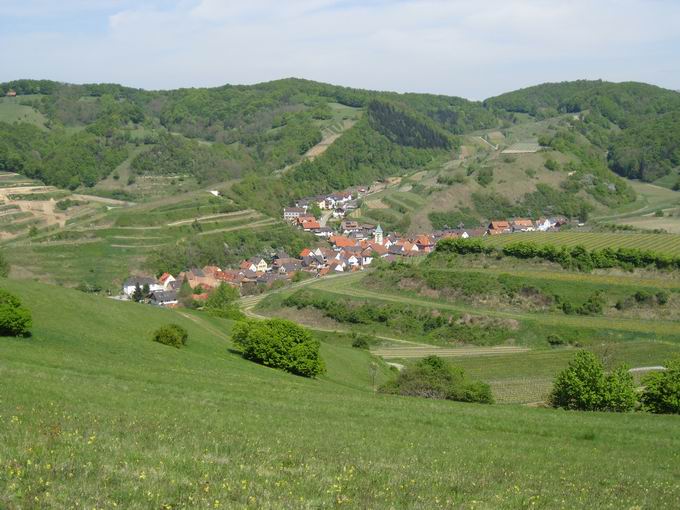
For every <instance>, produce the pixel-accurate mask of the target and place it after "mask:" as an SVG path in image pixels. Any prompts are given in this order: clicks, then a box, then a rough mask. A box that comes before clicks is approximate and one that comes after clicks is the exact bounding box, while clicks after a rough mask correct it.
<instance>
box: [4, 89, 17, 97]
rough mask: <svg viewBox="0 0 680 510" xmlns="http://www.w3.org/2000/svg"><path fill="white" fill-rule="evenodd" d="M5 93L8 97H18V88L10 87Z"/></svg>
mask: <svg viewBox="0 0 680 510" xmlns="http://www.w3.org/2000/svg"><path fill="white" fill-rule="evenodd" d="M5 95H6V96H7V97H17V92H16V90H12V89H9V90H8V91H7V93H6V94H5Z"/></svg>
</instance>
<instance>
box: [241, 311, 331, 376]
mask: <svg viewBox="0 0 680 510" xmlns="http://www.w3.org/2000/svg"><path fill="white" fill-rule="evenodd" d="M232 340H233V341H234V343H235V344H236V345H237V346H238V347H239V348H240V349H241V350H242V351H243V357H244V358H246V359H249V360H251V361H255V362H256V363H260V364H262V365H266V366H269V367H273V368H280V369H282V370H285V371H287V372H291V373H293V374H297V375H302V376H304V377H315V376H317V375H321V374H323V373H324V372H325V371H326V365H325V364H324V362H323V360H322V359H321V355H320V353H319V347H320V344H319V341H318V340H317V339H316V338H314V337H313V336H312V334H311V333H310V332H309V330H308V329H307V328H305V327H303V326H300V325H298V324H295V323H294V322H291V321H288V320H284V319H269V320H264V321H252V320H251V321H243V322H239V323H238V324H236V326H234V331H233V334H232Z"/></svg>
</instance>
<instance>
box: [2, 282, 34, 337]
mask: <svg viewBox="0 0 680 510" xmlns="http://www.w3.org/2000/svg"><path fill="white" fill-rule="evenodd" d="M32 325H33V321H32V319H31V312H30V311H29V310H28V309H27V308H25V307H24V306H23V305H22V304H21V300H20V299H19V298H18V297H16V296H15V295H14V294H10V293H9V292H7V291H6V290H3V289H0V336H30V334H31V326H32Z"/></svg>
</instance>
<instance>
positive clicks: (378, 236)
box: [373, 225, 383, 244]
mask: <svg viewBox="0 0 680 510" xmlns="http://www.w3.org/2000/svg"><path fill="white" fill-rule="evenodd" d="M373 240H374V241H375V242H376V243H377V244H383V229H382V228H381V227H380V225H378V226H377V227H376V228H375V231H374V232H373Z"/></svg>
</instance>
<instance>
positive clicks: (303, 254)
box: [300, 248, 312, 258]
mask: <svg viewBox="0 0 680 510" xmlns="http://www.w3.org/2000/svg"><path fill="white" fill-rule="evenodd" d="M311 254H312V250H310V249H309V248H303V250H302V251H301V252H300V257H301V258H304V257H309V256H310V255H311Z"/></svg>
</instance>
